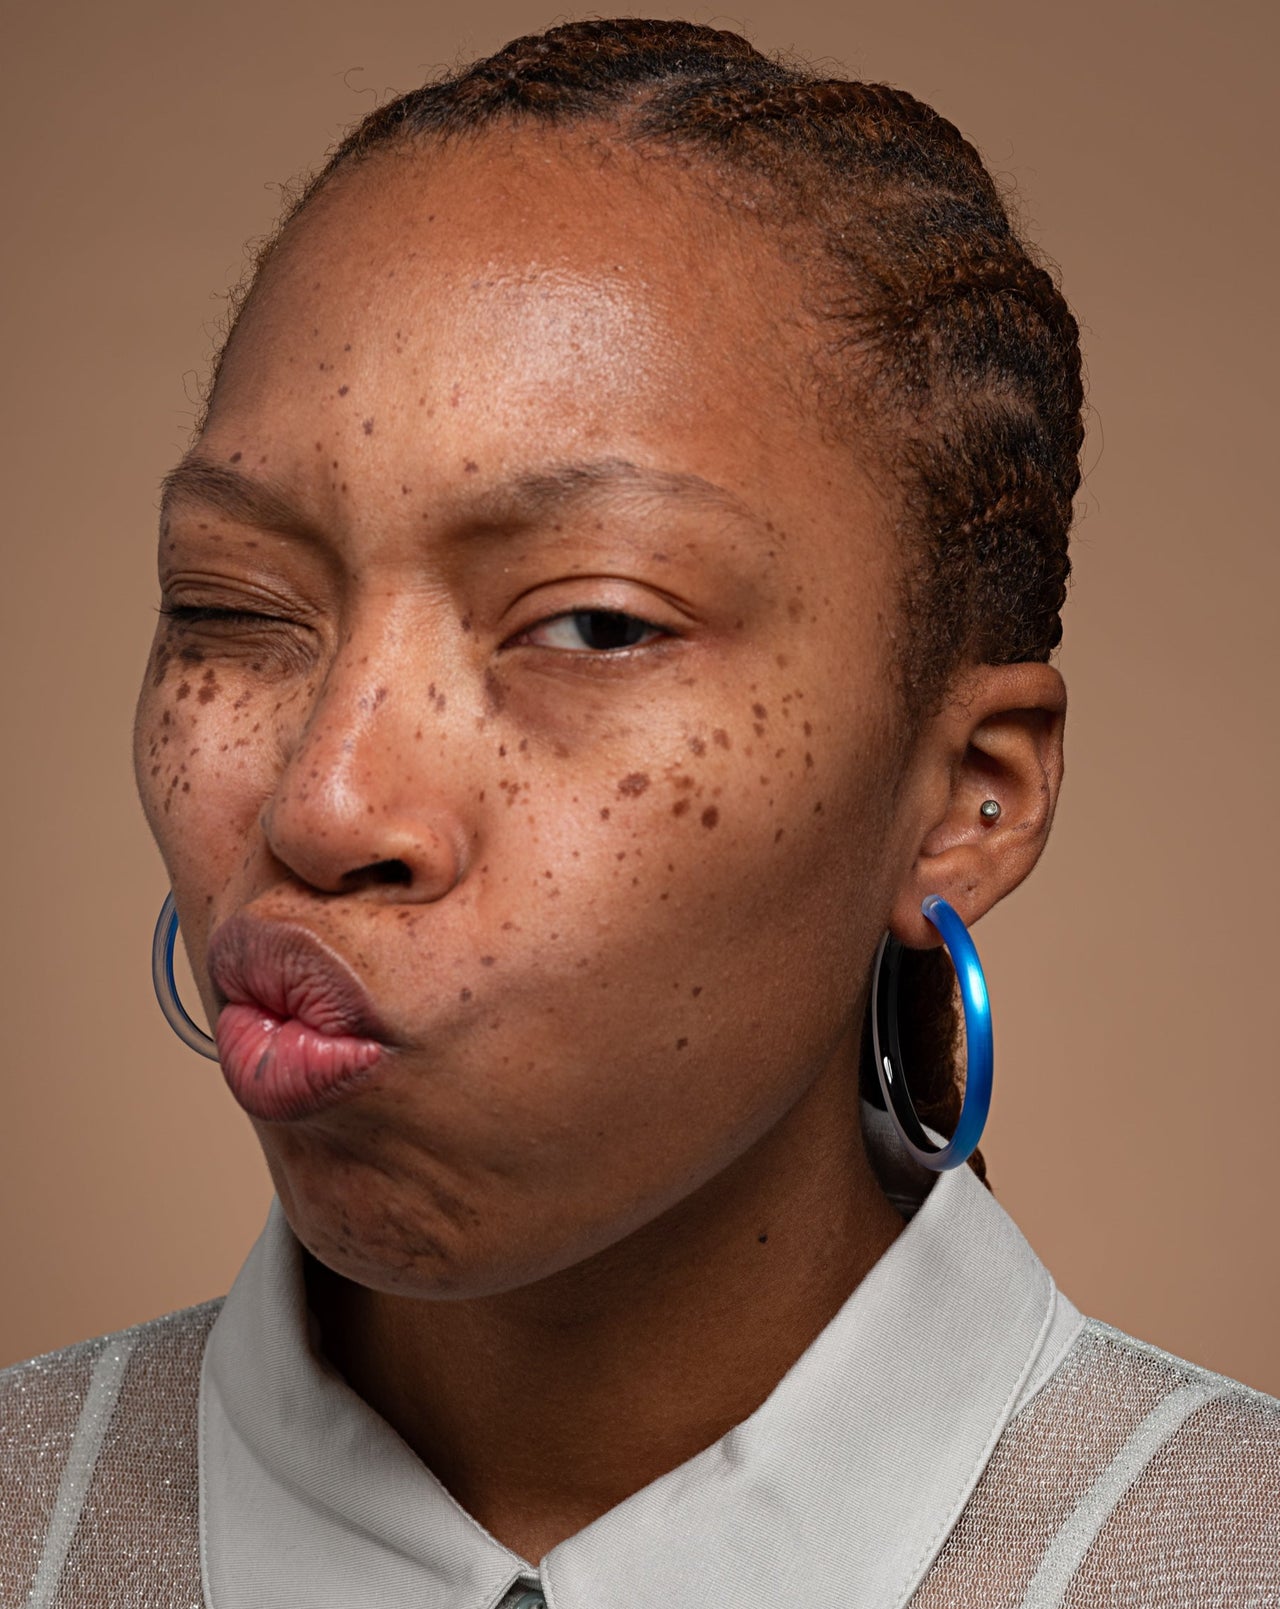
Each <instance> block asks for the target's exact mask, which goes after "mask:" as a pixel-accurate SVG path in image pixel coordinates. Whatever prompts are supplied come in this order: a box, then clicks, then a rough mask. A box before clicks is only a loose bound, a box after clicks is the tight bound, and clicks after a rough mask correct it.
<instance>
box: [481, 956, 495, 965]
mask: <svg viewBox="0 0 1280 1609" xmlns="http://www.w3.org/2000/svg"><path fill="white" fill-rule="evenodd" d="M493 959H494V958H493V956H491V955H482V956H481V957H480V965H481V966H482V967H491V966H492V965H493Z"/></svg>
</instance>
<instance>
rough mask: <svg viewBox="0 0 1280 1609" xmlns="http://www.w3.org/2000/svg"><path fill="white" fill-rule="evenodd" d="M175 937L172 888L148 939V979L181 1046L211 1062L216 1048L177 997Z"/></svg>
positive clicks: (176, 936) (175, 916)
mask: <svg viewBox="0 0 1280 1609" xmlns="http://www.w3.org/2000/svg"><path fill="white" fill-rule="evenodd" d="M177 938H178V907H177V905H176V904H175V903H174V899H173V893H172V890H171V891H170V892H169V893H168V894H167V895H166V896H165V902H164V904H163V905H162V906H161V907H160V919H159V921H158V922H157V923H156V931H155V936H154V937H153V938H152V940H151V981H152V983H154V984H155V986H156V999H157V1000H158V1001H159V1002H160V1009H161V1011H163V1012H164V1020H165V1021H166V1022H167V1023H168V1024H169V1026H170V1028H172V1029H173V1031H174V1033H175V1034H177V1036H178V1038H179V1039H181V1041H182V1043H183V1044H184V1045H188V1046H190V1048H191V1049H192V1050H197V1051H199V1052H200V1054H201V1055H202V1056H207V1057H208V1058H209V1060H210V1061H217V1059H218V1047H217V1045H216V1044H215V1043H214V1041H213V1040H212V1039H211V1038H210V1037H209V1035H208V1034H207V1033H205V1031H204V1029H203V1028H201V1027H200V1025H199V1024H198V1023H197V1022H195V1021H194V1020H193V1019H192V1018H191V1017H190V1016H188V1014H187V1009H186V1007H185V1006H184V1005H183V1004H182V1001H181V1000H179V999H178V984H177V980H176V979H175V978H174V975H173V946H174V944H175V943H176V942H177Z"/></svg>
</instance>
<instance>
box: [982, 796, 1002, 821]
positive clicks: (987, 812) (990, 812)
mask: <svg viewBox="0 0 1280 1609" xmlns="http://www.w3.org/2000/svg"><path fill="white" fill-rule="evenodd" d="M978 814H979V815H980V816H981V817H982V819H983V820H984V821H999V819H1000V801H999V799H984V800H983V801H982V803H981V804H980V805H979V806H978Z"/></svg>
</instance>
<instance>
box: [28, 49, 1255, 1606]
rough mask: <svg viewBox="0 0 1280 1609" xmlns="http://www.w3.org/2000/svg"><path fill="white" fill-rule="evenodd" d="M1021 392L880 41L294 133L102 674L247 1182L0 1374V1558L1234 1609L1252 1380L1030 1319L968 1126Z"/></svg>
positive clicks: (216, 1583) (1017, 312)
mask: <svg viewBox="0 0 1280 1609" xmlns="http://www.w3.org/2000/svg"><path fill="white" fill-rule="evenodd" d="M1080 406H1081V386H1080V377H1079V352H1078V347H1077V342H1076V327H1075V323H1074V320H1073V319H1072V317H1071V314H1070V312H1069V311H1068V309H1067V307H1066V305H1065V303H1064V302H1063V300H1062V298H1061V296H1060V295H1059V293H1058V291H1057V290H1056V288H1055V286H1054V284H1053V282H1052V280H1051V279H1050V277H1049V276H1048V275H1047V274H1046V273H1045V272H1044V271H1043V270H1042V269H1040V268H1039V267H1037V266H1036V265H1035V263H1034V262H1033V261H1032V260H1031V258H1030V257H1029V255H1028V253H1027V250H1026V248H1025V247H1024V246H1022V245H1021V244H1020V243H1019V242H1018V240H1017V239H1016V238H1015V236H1014V234H1013V232H1012V231H1011V229H1010V226H1009V223H1008V221H1007V219H1006V217H1005V214H1004V211H1003V209H1002V207H1001V204H1000V201H999V199H998V197H997V195H996V192H995V190H994V187H993V186H992V184H991V181H990V179H989V177H988V176H987V174H986V173H985V171H984V170H983V168H982V166H981V164H980V162H979V161H978V159H977V157H976V155H975V154H974V153H973V151H972V150H971V149H970V148H969V147H968V146H967V145H966V144H965V143H964V142H963V141H962V140H961V139H960V137H959V135H958V134H957V133H956V131H955V130H954V129H953V128H952V127H951V126H950V125H949V124H947V123H945V122H944V121H943V120H942V119H940V118H938V117H937V116H936V115H935V114H934V113H932V112H930V111H929V110H928V109H927V108H925V107H923V106H921V105H920V104H919V103H917V102H915V101H913V100H912V99H911V98H910V97H908V96H905V95H902V94H900V93H898V92H896V91H890V90H887V89H885V88H883V87H879V86H873V85H865V84H857V83H846V82H843V81H832V80H825V79H822V78H820V77H819V76H818V75H817V74H811V73H807V72H804V71H801V70H799V69H795V68H790V67H788V68H784V67H780V66H778V65H777V64H775V63H772V62H770V61H768V60H767V59H765V58H764V57H762V56H760V55H758V54H756V53H755V52H754V51H753V50H752V49H751V48H750V47H749V46H748V45H747V44H746V43H745V42H744V41H743V40H741V39H740V38H738V37H737V36H736V35H733V34H728V33H722V32H716V31H713V30H709V29H704V28H697V27H693V26H690V25H687V24H682V23H656V22H648V21H643V20H634V19H628V20H625V21H617V22H589V23H577V24H570V25H568V26H566V27H562V28H558V29H554V30H551V31H550V32H549V33H547V34H545V35H542V36H538V37H535V38H528V39H522V40H517V41H515V42H514V43H513V44H511V45H509V46H508V47H506V48H505V49H504V50H503V51H500V52H499V53H498V54H497V55H496V56H495V57H493V58H490V59H489V60H487V61H483V62H480V63H477V64H475V65H474V66H473V67H471V68H469V69H466V70H464V71H462V72H460V73H459V74H457V75H455V76H454V77H453V78H451V79H450V80H448V81H447V82H445V83H442V84H438V85H434V86H430V87H428V88H427V89H424V90H422V91H419V92H416V93H415V94H413V95H410V96H408V97H405V98H404V99H402V100H400V101H398V102H395V103H394V104H392V105H390V106H388V107H386V108H384V109H382V110H381V111H379V112H377V113H375V114H373V116H372V117H370V118H369V119H368V120H367V121H366V122H365V123H364V124H362V125H361V126H360V128H358V129H357V130H356V131H355V132H354V133H353V134H352V136H351V137H350V138H349V139H348V140H347V141H346V142H345V143H344V144H343V146H342V147H341V148H340V149H339V150H338V152H337V153H336V154H335V155H334V157H333V158H332V160H331V161H330V163H329V164H328V166H327V167H326V168H325V170H324V171H323V172H322V173H321V174H320V176H319V177H318V178H317V179H316V180H315V181H314V182H313V183H312V185H311V186H310V187H309V188H308V190H307V191H306V192H305V194H304V195H303V197H302V199H301V201H300V203H299V205H298V207H297V208H296V209H295V210H294V212H293V213H292V215H291V216H290V217H289V219H287V220H286V222H285V224H284V225H283V227H282V229H281V231H280V232H279V234H278V235H277V237H276V239H275V241H274V242H273V244H272V245H271V246H270V247H269V248H268V250H267V251H265V252H264V253H263V256H262V258H261V260H260V262H259V265H258V269H257V272H256V275H255V277H254V280H253V283H252V285H251V286H250V288H249V290H248V293H247V295H246V297H245V298H244V300H243V303H242V305H241V307H240V309H239V312H238V316H237V318H236V320H235V322H234V326H233V329H232V331H231V333H230V336H229V338H228V341H227V343H226V346H225V348H224V350H223V353H222V355H221V358H220V360H219V362H218V365H217V367H216V372H215V375H214V380H213V384H212V387H211V391H210V398H209V405H208V409H207V412H206V417H205V418H204V420H203V421H202V425H201V428H200V431H199V433H198V437H197V440H196V442H195V445H194V446H193V448H192V449H191V451H190V452H189V453H188V454H187V456H186V457H185V458H184V459H183V461H182V462H181V463H180V464H179V465H178V466H177V468H176V469H175V470H174V471H173V473H172V474H171V475H170V476H169V477H168V480H167V482H166V488H165V501H164V512H163V516H162V521H161V531H160V553H159V558H160V578H161V588H162V609H163V619H162V621H161V625H160V630H159V631H158V633H157V639H156V644H155V648H154V651H153V656H152V662H151V665H150V667H149V670H148V674H147V678H146V682H145V685H144V687H143V690H142V695H141V698H140V702H139V707H138V720H137V727H136V748H135V752H136V758H137V767H138V778H139V785H140V789H141V793H142V798H143V804H144V807H145V809H146V811H147V814H148V818H149V820H150V822H151V825H152V827H153V830H154V832H155V834H156V837H157V840H158V842H159V845H160V848H161V851H162V853H163V855H164V857H165V860H166V864H167V866H168V869H169V872H170V876H171V880H172V884H173V890H174V896H175V899H176V907H177V912H178V915H179V917H180V919H181V926H182V932H183V935H184V939H185V941H186V943H187V945H188V948H189V952H190V954H191V958H192V962H193V965H194V969H195V972H196V976H197V977H198V978H199V980H200V986H201V992H202V997H203V1001H204V1005H205V1008H206V1010H207V1012H208V1014H209V1017H210V1020H211V1021H214V1022H215V1023H216V1036H217V1047H216V1049H217V1055H218V1057H219V1060H220V1061H221V1064H222V1068H223V1072H224V1074H225V1077H226V1079H227V1082H228V1085H229V1086H230V1089H231V1091H232V1093H233V1095H234V1096H235V1097H236V1098H237V1099H238V1100H239V1102H240V1104H241V1105H242V1106H243V1107H244V1108H245V1110H246V1112H247V1114H248V1116H249V1118H250V1120H251V1121H252V1122H253V1124H254V1126H255V1129H256V1131H257V1133H258V1136H259V1139H260V1141H261V1143H262V1146H263V1150H264V1152H265V1155H266V1158H267V1161H268V1165H269V1167H270V1169H271V1173H272V1177H273V1180H274V1182H275V1186H276V1190H277V1194H278V1198H279V1200H278V1204H277V1206H276V1207H275V1208H273V1211H272V1215H271V1218H270V1221H269V1223H268V1225H267V1228H266V1230H265V1232H264V1234H263V1237H262V1239H261V1240H260V1242H259V1244H258V1245H257V1247H256V1248H255V1249H254V1251H253V1253H252V1254H251V1256H250V1258H249V1260H248V1262H247V1263H246V1265H245V1268H244V1269H243V1271H242V1273H241V1275H240V1277H239V1279H238V1280H237V1282H236V1285H235V1287H234V1288H233V1290H232V1292H231V1294H230V1296H229V1297H228V1298H227V1299H226V1302H225V1303H215V1304H210V1305H209V1306H208V1307H205V1308H200V1309H193V1310H189V1311H187V1312H184V1313H181V1314H176V1315H172V1316H170V1317H169V1318H168V1319H164V1320H160V1321H157V1322H156V1323H154V1324H150V1325H144V1326H142V1327H140V1328H139V1329H137V1330H134V1331H128V1332H125V1333H124V1334H123V1335H118V1336H111V1337H105V1338H103V1339H101V1340H99V1341H96V1342H90V1343H86V1344H85V1345H84V1346H82V1347H79V1348H72V1349H70V1350H69V1351H68V1352H65V1353H60V1354H55V1355H54V1356H53V1357H51V1358H46V1359H43V1360H39V1361H37V1362H36V1363H34V1364H31V1365H27V1366H24V1367H22V1368H19V1369H17V1370H15V1371H11V1372H10V1373H9V1374H8V1375H7V1376H6V1377H5V1378H4V1383H3V1399H2V1400H3V1403H4V1407H3V1410H2V1412H3V1422H4V1424H5V1443H6V1451H5V1458H6V1461H7V1462H6V1472H5V1484H4V1486H3V1487H0V1491H2V1492H3V1496H2V1497H0V1515H2V1516H3V1522H4V1523H3V1537H4V1540H3V1542H0V1581H3V1582H4V1590H5V1593H6V1595H7V1596H6V1597H5V1600H4V1601H5V1602H9V1601H13V1602H23V1601H26V1602H29V1603H33V1604H54V1603H64V1604H96V1603H113V1604H114V1603H122V1602H125V1603H131V1604H133V1603H136V1604H157V1605H158V1604H165V1605H168V1604H178V1603H183V1604H187V1603H192V1602H199V1601H202V1600H203V1601H204V1602H206V1603H208V1604H210V1605H213V1606H215V1609H239V1606H243V1605H250V1604H273V1605H275V1604H293V1603H297V1604H304V1603H305V1604H307V1605H309V1606H315V1605H323V1604H329V1603H332V1604H343V1605H350V1604H363V1603H368V1604H399V1603H405V1604H409V1603H412V1604H415V1605H426V1606H428V1609H436V1606H439V1609H445V1606H454V1605H458V1606H461V1605H467V1606H475V1609H493V1606H496V1605H500V1604H501V1605H503V1606H504V1609H511V1606H514V1605H517V1604H519V1605H533V1604H536V1603H541V1602H543V1601H544V1600H545V1602H546V1603H548V1604H551V1605H553V1606H555V1609H579V1606H581V1609H587V1606H588V1605H590V1606H592V1609H605V1606H612V1605H615V1604H617V1605H621V1604H623V1603H626V1604H634V1603H636V1602H640V1603H645V1604H647V1603H654V1604H658V1603H661V1604H664V1605H674V1606H681V1609H682V1606H686V1605H687V1606H694V1605H706V1604H713V1603H715V1604H719V1603H728V1602H738V1601H764V1600H766V1599H767V1600H768V1601H771V1602H779V1603H787V1604H791V1603H795V1604H804V1605H828V1604H829V1605H835V1604H837V1603H838V1604H841V1605H844V1604H848V1603H857V1604H859V1605H863V1604H866V1605H890V1604H903V1603H906V1602H908V1601H911V1602H913V1603H915V1604H917V1605H935V1604H957V1605H959V1604H963V1605H970V1604H975V1603H983V1604H1002V1603H1008V1604H1054V1603H1070V1604H1085V1603H1097V1602H1100V1601H1107V1602H1111V1603H1124V1604H1133V1605H1138V1604H1141V1605H1144V1606H1149V1605H1163V1604H1170V1605H1172V1604H1175V1603H1176V1604H1196V1605H1200V1604H1208V1603H1216V1604H1224V1605H1237V1604H1239V1605H1243V1604H1255V1603H1267V1602H1276V1601H1280V1565H1278V1564H1277V1559H1278V1558H1280V1549H1278V1548H1277V1545H1276V1544H1277V1540H1280V1538H1278V1537H1277V1519H1276V1515H1277V1502H1278V1500H1280V1414H1278V1413H1277V1405H1276V1404H1275V1402H1274V1401H1272V1400H1271V1399H1266V1398H1262V1397H1260V1396H1258V1395H1257V1394H1255V1393H1251V1392H1249V1391H1248V1390H1247V1389H1246V1388H1244V1387H1241V1386H1237V1385H1235V1384H1234V1383H1232V1382H1230V1381H1226V1380H1223V1379H1222V1378H1221V1377H1218V1376H1214V1375H1210V1374H1207V1373H1205V1372H1204V1371H1202V1370H1199V1369H1196V1368H1194V1367H1193V1366H1191V1365H1188V1364H1184V1363H1182V1362H1180V1361H1179V1360H1177V1359H1174V1358H1171V1357H1169V1356H1168V1355H1166V1354H1163V1353H1160V1352H1157V1351H1155V1350H1154V1349H1151V1348H1148V1347H1145V1346H1143V1345H1142V1344H1141V1343H1138V1342H1135V1341H1132V1340H1130V1339H1128V1338H1127V1337H1124V1336H1121V1335H1119V1334H1117V1333H1116V1332H1114V1331H1112V1330H1109V1329H1108V1328H1106V1327H1105V1326H1102V1325H1099V1324H1096V1323H1091V1322H1088V1321H1086V1320H1084V1319H1082V1318H1081V1316H1080V1315H1079V1314H1078V1313H1077V1312H1076V1311H1075V1310H1074V1309H1073V1308H1072V1306H1071V1305H1070V1303H1068V1302H1067V1301H1066V1300H1065V1299H1064V1298H1063V1297H1062V1296H1061V1295H1060V1294H1059V1293H1058V1292H1057V1291H1056V1289H1055V1287H1054V1285H1053V1281H1052V1279H1051V1278H1050V1276H1049V1274H1048V1273H1047V1271H1046V1270H1045V1269H1044V1268H1043V1266H1042V1265H1041V1264H1040V1263H1039V1261H1038V1260H1037V1259H1036V1257H1035V1255H1034V1253H1033V1252H1032V1251H1031V1250H1030V1248H1029V1247H1028V1246H1027V1244H1026V1242H1025V1241H1023V1239H1022V1238H1021V1236H1020V1235H1019V1234H1018V1232H1017V1230H1016V1228H1015V1227H1014V1226H1013V1224H1012V1223H1011V1221H1010V1220H1009V1219H1008V1217H1007V1216H1006V1215H1005V1214H1004V1212H1003V1211H1002V1209H1001V1208H1000V1207H999V1205H998V1204H997V1203H996V1201H995V1200H994V1198H993V1197H992V1196H991V1195H990V1193H989V1192H988V1191H986V1190H985V1189H984V1188H983V1184H982V1182H981V1179H982V1168H981V1162H980V1158H979V1155H978V1153H977V1152H976V1151H973V1149H972V1147H973V1145H974V1143H975V1140H976V1130H977V1129H978V1128H980V1121H981V1110H980V1109H981V1107H982V1105H983V1102H984V1099H985V1093H986V1083H985V1080H984V1077H983V1076H982V1075H983V1071H984V1063H985V1059H986V1041H985V1016H984V999H983V994H982V990H981V984H980V977H979V975H978V974H976V973H975V969H974V964H973V960H972V956H971V954H970V951H969V947H968V944H969V941H968V940H967V935H966V933H965V926H966V924H972V923H973V922H974V921H975V920H976V919H977V918H978V917H980V916H981V915H982V914H983V913H984V912H985V911H986V910H988V909H989V908H990V907H991V906H992V905H993V904H994V903H995V902H996V901H997V900H999V899H1000V898H1001V897H1002V896H1003V895H1004V894H1005V893H1007V892H1008V891H1009V890H1010V889H1012V888H1014V887H1015V886H1016V885H1017V884H1018V883H1019V882H1020V881H1021V880H1022V879H1023V878H1024V877H1025V876H1026V875H1027V873H1028V872H1029V871H1030V870H1031V868H1032V867H1033V866H1034V864H1035V862H1036V860H1037V858H1038V856H1039V853H1040V851H1041V849H1042V847H1043V844H1044V842H1045V839H1046V836H1047V833H1048V830H1049V826H1050V823H1051V820H1052V816H1053V809H1054V804H1055V801H1056V797H1057V791H1058V786H1059V782H1060V778H1061V743H1062V725H1063V715H1064V706H1065V697H1064V692H1063V687H1062V682H1061V678H1060V677H1059V675H1058V673H1057V671H1056V670H1055V669H1054V668H1053V667H1052V666H1051V665H1050V664H1049V663H1048V660H1049V657H1050V654H1051V652H1052V650H1053V648H1054V647H1055V646H1056V644H1057V641H1058V637H1059V634H1060V626H1059V610H1060V607H1061V603H1062V599H1063V594H1064V588H1065V581H1066V574H1067V559H1066V539H1067V529H1068V525H1069V521H1070V510H1071V501H1072V496H1073V494H1074V492H1075V489H1076V486H1077V483H1078V474H1079V472H1078V453H1079V448H1080V441H1081V428H1080ZM886 935H887V937H886ZM160 938H161V940H162V943H163V940H165V939H171V938H172V926H171V924H169V923H168V922H162V926H161V929H160ZM944 941H945V948H946V949H949V950H950V951H951V952H952V954H953V955H954V956H955V957H956V959H957V960H958V962H959V968H960V971H961V974H962V978H963V983H964V989H963V1001H964V1009H965V1015H966V1026H967V1029H968V1036H967V1037H968V1052H967V1054H968V1061H969V1075H970V1076H969V1079H968V1083H967V1087H966V1090H965V1095H964V1100H963V1108H962V1102H961V1094H960V1082H959V1081H960V1078H961V1069H958V1068H957V1067H956V1066H954V1065H953V1063H954V1061H955V1059H956V1058H955V1057H954V1056H953V1047H954V1044H955V1040H956V1038H957V1028H958V1024H957V1019H956V1015H955V1007H954V1005H953V1002H952V995H951V983H950V978H951V971H950V964H949V962H948V961H947V959H946V955H945V953H944V948H943V945H944ZM161 959H162V961H163V954H162V957H161ZM169 1010H170V1012H171V1015H172V1016H173V1020H174V1021H175V1022H176V1023H177V1025H178V1026H179V1028H180V1029H181V1030H182V1031H183V1032H184V1033H185V1034H186V1035H187V1036H188V1037H189V1038H191V1039H192V1040H193V1042H195V1043H196V1044H197V1045H199V1044H200V1039H199V1035H198V1031H193V1030H192V1028H191V1027H190V1026H189V1025H187V1024H185V1023H184V1021H183V1019H182V1017H181V1016H180V1015H179V1013H178V1007H177V1006H176V1004H175V1003H173V1002H170V1004H169ZM904 1079H905V1080H906V1081H908V1082H909V1086H910V1091H911V1097H910V1098H908V1097H907V1096H906V1095H905V1094H904ZM912 1101H914V1106H913V1104H912ZM915 1113H918V1114H919V1117H920V1119H922V1120H923V1126H921V1123H919V1122H917V1121H916V1119H915V1116H914V1114H915ZM953 1130H954V1134H953V1137H952V1139H951V1140H950V1142H949V1143H948V1142H947V1141H945V1139H944V1138H943V1136H944V1135H946V1134H952V1131H953ZM966 1160H967V1162H968V1164H969V1165H964V1164H965V1161H966ZM956 1163H959V1164H960V1165H959V1166H952V1165H951V1164H956Z"/></svg>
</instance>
